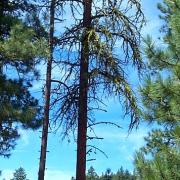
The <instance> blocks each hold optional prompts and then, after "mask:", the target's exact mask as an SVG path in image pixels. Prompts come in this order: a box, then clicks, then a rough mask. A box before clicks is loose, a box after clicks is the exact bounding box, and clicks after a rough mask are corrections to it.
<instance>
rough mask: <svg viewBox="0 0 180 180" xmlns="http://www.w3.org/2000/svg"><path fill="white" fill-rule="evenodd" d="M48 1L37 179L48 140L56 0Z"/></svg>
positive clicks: (41, 176)
mask: <svg viewBox="0 0 180 180" xmlns="http://www.w3.org/2000/svg"><path fill="white" fill-rule="evenodd" d="M49 2H50V10H49V12H50V23H49V53H50V55H49V57H48V61H47V71H46V85H45V105H44V120H43V129H42V138H41V154H40V162H39V172H38V179H39V180H44V175H45V174H44V171H45V165H46V151H47V141H48V127H49V112H50V96H51V71H52V61H53V51H54V18H55V17H54V16H55V4H56V0H51V1H49Z"/></svg>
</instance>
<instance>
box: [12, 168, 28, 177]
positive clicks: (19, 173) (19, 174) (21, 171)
mask: <svg viewBox="0 0 180 180" xmlns="http://www.w3.org/2000/svg"><path fill="white" fill-rule="evenodd" d="M26 176H27V175H26V172H25V170H24V169H23V168H22V167H20V168H18V169H16V170H15V172H14V177H13V178H12V179H11V180H28V179H27V178H26Z"/></svg>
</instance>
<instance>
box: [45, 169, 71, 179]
mask: <svg viewBox="0 0 180 180" xmlns="http://www.w3.org/2000/svg"><path fill="white" fill-rule="evenodd" d="M72 174H73V173H71V172H67V171H66V172H65V171H59V170H47V171H46V174H45V180H58V179H59V180H70V179H71V177H72Z"/></svg>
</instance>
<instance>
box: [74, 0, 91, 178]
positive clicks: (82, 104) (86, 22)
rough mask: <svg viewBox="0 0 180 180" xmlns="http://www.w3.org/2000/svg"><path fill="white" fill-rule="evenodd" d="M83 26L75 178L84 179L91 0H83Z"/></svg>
mask: <svg viewBox="0 0 180 180" xmlns="http://www.w3.org/2000/svg"><path fill="white" fill-rule="evenodd" d="M83 3H84V4H83V5H84V13H83V27H84V34H83V38H82V43H81V59H80V91H79V110H78V137H77V164H76V180H85V179H86V136H87V98H88V65H89V45H88V30H89V29H90V27H91V7H92V0H84V1H83Z"/></svg>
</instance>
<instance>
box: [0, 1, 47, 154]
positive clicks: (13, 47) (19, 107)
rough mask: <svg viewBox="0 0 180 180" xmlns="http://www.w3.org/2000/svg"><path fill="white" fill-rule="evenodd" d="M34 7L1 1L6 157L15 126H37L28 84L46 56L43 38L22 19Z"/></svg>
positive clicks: (0, 123)
mask: <svg viewBox="0 0 180 180" xmlns="http://www.w3.org/2000/svg"><path fill="white" fill-rule="evenodd" d="M34 8H35V7H34V6H33V5H31V4H30V2H29V1H16V0H14V1H9V0H5V1H3V2H0V156H4V157H9V156H10V154H11V150H12V149H14V148H15V145H16V139H17V138H19V133H18V129H19V128H20V127H23V128H32V129H37V128H38V127H40V125H41V119H42V117H41V108H40V106H39V105H38V101H37V100H36V99H35V98H33V97H32V95H31V94H30V92H29V88H30V87H32V84H31V82H32V80H33V79H34V78H36V79H37V78H38V72H37V70H36V68H35V66H36V65H37V64H38V63H39V61H40V59H41V58H42V57H46V56H47V55H48V52H47V51H46V40H45V39H43V38H41V37H38V36H37V34H36V32H35V31H33V27H30V26H28V25H27V23H25V22H23V18H22V17H21V14H23V15H25V14H30V13H31V10H33V12H34V11H35V9H34Z"/></svg>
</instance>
